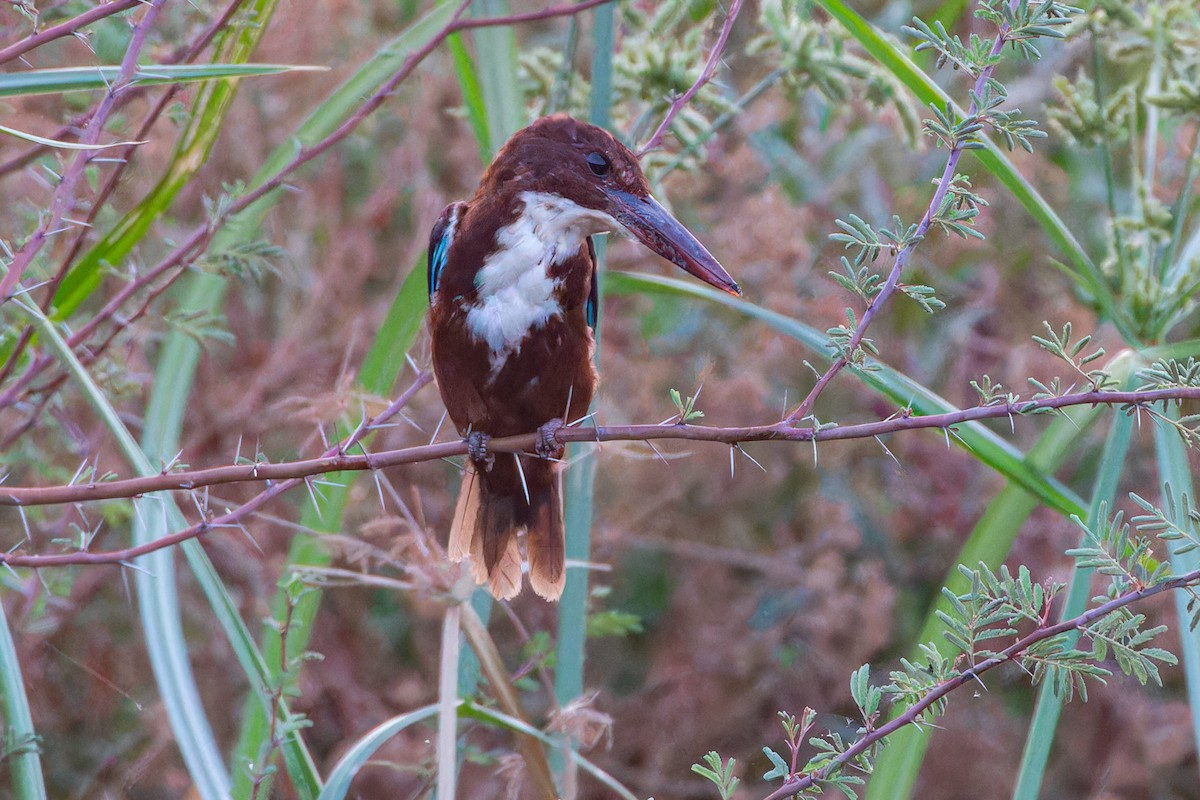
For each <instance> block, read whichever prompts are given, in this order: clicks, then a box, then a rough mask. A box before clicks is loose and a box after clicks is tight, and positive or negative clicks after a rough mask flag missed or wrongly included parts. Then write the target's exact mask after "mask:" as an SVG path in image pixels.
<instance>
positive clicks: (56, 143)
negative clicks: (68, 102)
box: [0, 125, 143, 150]
mask: <svg viewBox="0 0 1200 800" xmlns="http://www.w3.org/2000/svg"><path fill="white" fill-rule="evenodd" d="M0 133H3V134H7V135H8V136H15V137H16V138H18V139H24V140H25V141H27V142H33V143H34V144H40V145H45V146H46V147H56V148H58V149H60V150H106V149H108V148H109V147H127V146H129V145H131V144H143V143H142V142H109V143H108V144H100V145H95V144H79V143H78V142H63V141H60V140H58V139H47V138H46V137H44V136H38V135H36V134H33V133H26V132H25V131H19V130H17V129H16V128H8V127H5V126H4V125H0Z"/></svg>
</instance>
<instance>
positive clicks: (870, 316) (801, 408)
mask: <svg viewBox="0 0 1200 800" xmlns="http://www.w3.org/2000/svg"><path fill="white" fill-rule="evenodd" d="M1018 2H1020V0H1013V2H1012V5H1014V6H1015V5H1016V4H1017V3H1018ZM1008 30H1009V25H1008V23H1007V22H1006V23H1004V24H1003V25H1001V26H1000V30H999V32H998V33H997V34H996V40H995V41H994V42H993V43H992V49H991V56H992V58H995V57H996V56H998V55H999V54H1000V52H1001V51H1002V50H1003V49H1004V43H1005V41H1006V39H1005V34H1006V33H1007V32H1008ZM998 63H999V61H998V60H997V61H995V62H994V63H992V64H991V65H989V66H987V67H985V68H984V69H982V70H980V72H979V77H978V78H977V79H976V80H975V88H974V92H973V93H972V95H971V97H972V99H971V104H970V106H969V108H968V110H967V117H971V116H972V115H974V114H976V113H978V111H979V109H978V108H977V107H976V104H975V99H974V98H976V97H983V96H984V91H985V89H986V87H987V85H988V81H990V80H991V78H992V73H994V72H995V71H996V65H997V64H998ZM964 145H965V142H964V141H959V142H955V144H954V145H953V146H952V147H951V148H950V154H949V156H947V158H946V167H945V169H943V170H942V177H941V179H940V180H939V181H938V184H937V189H936V190H934V193H933V197H932V198H931V199H930V201H929V207H928V208H927V209H925V214H924V216H922V217H921V221H920V223H919V224H918V225H917V229H916V231H915V233H914V235H913V237H912V238H911V239H910V240H909V242H908V244H906V245H905V246H904V249H902V250H901V251H900V252H899V253H897V254H896V260H895V262H894V263H893V264H892V271H891V272H890V273H888V277H887V281H886V282H885V283H884V285H883V288H882V289H880V290H879V293H878V294H877V295H875V297H874V298H873V299H872V300H871V303H870V305H868V306H867V310H866V311H864V312H863V316H862V319H861V320H859V323H858V326H857V327H856V328H855V330H854V334H853V335H852V336H851V337H850V341H849V342H848V343H847V344H846V347H845V348H844V349H843V351H842V354H841V355H839V356H838V357H837V358H836V359H835V360H834V362H833V364H831V365H830V367H829V369H827V370H826V371H825V373H824V374H823V375H821V377H820V378H818V379H817V382H816V384H815V385H814V386H813V388H812V390H811V391H810V392H809V393H808V396H807V397H805V398H804V400H803V401H802V402H801V403H800V405H798V406H797V407H796V410H795V411H793V412H792V413H791V414H789V415H788V416H787V418H786V420H785V421H787V422H794V421H796V420H798V419H804V418H805V417H807V416H808V415H809V414H811V413H812V409H813V405H814V404H815V403H816V402H817V398H818V397H820V396H821V393H822V392H824V391H825V388H826V387H827V386H828V385H829V384H830V383H831V382H832V381H833V379H834V378H835V377H836V376H837V374H838V373H839V372H841V371H842V370H843V369H844V368H845V367H846V366H848V365H849V363H850V361H849V357H850V356H852V355H853V354H854V351H856V350H857V349H858V348H859V346H860V345H861V344H862V341H863V338H864V337H865V336H866V333H867V328H868V327H869V326H870V325H871V323H872V322H873V321H874V320H875V317H876V316H878V314H879V310H880V309H881V308H882V307H883V304H884V303H886V302H887V301H888V299H889V298H890V297H891V296H892V295H893V294H894V293H895V291H896V288H897V287H898V286H899V284H900V275H901V274H902V273H903V272H904V267H905V265H906V264H908V260H909V258H911V257H912V254H913V251H914V250H916V248H917V245H918V244H920V243H921V241H922V240H923V239H924V238H925V235H926V234H927V233H928V232H929V228H930V226H931V225H932V224H933V219H934V217H936V216H937V214H938V212H939V211H940V209H941V207H942V201H943V200H944V199H945V197H946V192H947V191H949V189H950V184H951V182H952V181H953V180H954V175H955V173H956V171H957V168H958V161H959V159H960V158H961V157H962V154H963V150H964V149H965V147H964Z"/></svg>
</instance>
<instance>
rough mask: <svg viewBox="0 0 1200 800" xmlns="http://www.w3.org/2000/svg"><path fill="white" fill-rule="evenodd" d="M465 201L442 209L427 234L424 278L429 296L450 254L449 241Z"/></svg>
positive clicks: (451, 239)
mask: <svg viewBox="0 0 1200 800" xmlns="http://www.w3.org/2000/svg"><path fill="white" fill-rule="evenodd" d="M465 205H466V204H465V203H451V204H450V205H448V206H446V208H445V209H443V211H442V214H441V216H439V217H438V220H437V222H435V223H434V224H433V231H431V232H430V234H429V263H428V271H427V272H426V276H425V277H426V279H427V280H428V282H429V283H428V285H429V296H430V298H432V297H433V293H434V292H436V291H437V288H438V282H439V281H440V280H441V278H442V270H443V269H445V267H446V259H447V256H448V255H449V254H450V243H451V242H452V241H453V240H454V232H455V230H456V229H457V228H458V218H459V217H460V216H461V215H462V209H463V206H465Z"/></svg>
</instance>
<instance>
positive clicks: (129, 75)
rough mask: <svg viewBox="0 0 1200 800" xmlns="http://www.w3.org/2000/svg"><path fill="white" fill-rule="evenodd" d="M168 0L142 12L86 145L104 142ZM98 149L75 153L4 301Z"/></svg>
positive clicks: (11, 271)
mask: <svg viewBox="0 0 1200 800" xmlns="http://www.w3.org/2000/svg"><path fill="white" fill-rule="evenodd" d="M164 2H165V0H153V2H151V3H149V4H148V6H147V8H146V13H145V14H143V15H142V18H141V20H139V21H138V24H137V26H136V27H135V28H134V30H133V37H132V38H131V39H130V40H129V46H128V47H127V48H126V49H125V56H124V58H122V59H121V71H120V73H119V74H118V75H117V79H116V80H115V81H113V84H112V85H111V86H110V87H108V91H107V92H105V93H104V99H103V100H101V101H100V105H99V106H98V107H97V108H96V113H95V114H93V115H92V119H91V121H90V122H89V123H88V128H87V131H86V132H85V133H84V135H83V139H82V140H81V142H82V143H83V144H85V145H94V144H97V143H98V142H99V141H100V134H101V132H102V131H103V129H104V125H105V123H106V122H108V116H109V114H110V113H111V112H112V109H113V103H114V101H115V99H116V96H117V95H118V94H119V93H120V92H121V91H122V90H123V89H124V88H125V87H126V86H128V85H129V83H130V81H132V80H133V76H134V73H135V72H137V68H138V57H139V56H140V55H141V52H142V48H143V47H144V46H145V44H146V36H147V35H148V34H149V33H150V28H151V27H152V26H153V25H154V21H155V19H156V18H157V17H158V12H159V9H160V8H161V7H162V5H163V3H164ZM93 155H94V152H93V151H92V150H81V151H79V152H78V153H76V154H75V158H74V159H73V160H72V161H71V163H70V165H68V167H67V169H66V170H65V171H64V172H63V176H62V179H61V180H60V181H59V183H58V186H56V187H55V189H54V194H53V196H52V197H51V200H50V214H49V215H47V216H46V217H44V218H43V219H42V221H41V222H40V223H39V224H38V226H37V228H36V229H35V230H34V232H33V235H32V236H30V237H29V240H28V241H26V242H25V244H24V246H22V247H21V249H20V250H18V251H17V253H16V254H15V255H14V256H13V258H12V261H11V263H10V264H9V265H8V272H7V274H5V275H4V277H3V278H0V302H4V301H7V300H8V299H9V298H10V297H12V296H13V295H14V294H15V293H16V292H17V291H18V288H17V287H18V285H19V284H20V282H21V278H22V276H23V275H24V273H25V270H26V269H28V268H29V265H30V264H32V263H33V259H34V257H35V256H36V255H37V254H38V252H39V251H40V250H41V249H42V247H43V246H44V245H45V244H46V242H47V241H48V240H49V239H50V237H51V236H53V235H54V234H55V233H58V232H59V230H60V227H59V226H61V225H62V223H63V221H64V217H65V216H66V214H67V211H68V210H69V209H70V208H72V207H73V206H74V205H75V188H76V186H77V185H78V184H79V180H80V179H81V178H82V177H83V172H84V167H86V166H87V164H88V162H90V161H91V160H92V156H93Z"/></svg>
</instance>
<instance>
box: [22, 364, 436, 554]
mask: <svg viewBox="0 0 1200 800" xmlns="http://www.w3.org/2000/svg"><path fill="white" fill-rule="evenodd" d="M432 380H433V373H431V372H429V371H423V372H421V373H419V374H418V375H417V377H416V378H415V379H414V380H413V382H412V385H410V386H409V387H408V389H406V390H405V391H404V393H403V394H401V395H400V396H399V397H397V398H396V399H395V400H394V401H393V402H392V404H391V405H389V406H388V407H387V408H386V409H384V411H382V412H381V413H380V414H378V415H377V416H375V417H374V418H372V419H369V420H364V421H363V423H362V424H361V425H359V426H358V428H356V429H355V431H354V432H353V433H351V434H350V435H349V436H348V437H346V438H345V439H343V440H342V441H340V442H338V443H337V444H336V445H334V446H333V447H331V448H329V449H328V450H326V451H325V457H334V456H336V455H337V454H338V453H342V452H345V451H346V450H348V449H350V448H351V447H354V446H355V445H356V444H358V443H359V442H360V441H362V438H363V437H364V436H366V435H367V433H368V432H369V431H370V430H371V429H372V428H375V427H378V426H379V425H382V424H383V423H384V422H386V421H388V420H390V419H391V418H392V417H394V416H395V415H396V414H398V413H399V412H400V409H402V408H404V406H406V405H407V404H408V402H409V401H410V400H412V398H413V396H414V395H416V393H417V392H418V391H420V390H421V388H422V387H423V386H425V385H426V384H427V383H429V382H430V381H432ZM251 469H253V466H252V467H251ZM305 477H306V476H300V477H295V478H292V479H290V480H284V481H280V482H279V483H271V482H270V481H267V484H268V485H267V488H266V489H264V490H263V491H261V492H259V493H258V494H257V495H255V496H254V497H253V498H251V499H250V500H248V501H247V502H245V503H243V504H242V505H240V506H238V507H237V508H234V509H231V510H230V511H227V512H226V513H224V514H221V515H218V516H215V517H209V518H205V519H202V520H200V521H199V522H197V523H195V524H194V525H191V526H189V527H187V528H185V529H183V530H181V531H177V532H176V533H173V534H171V535H169V536H164V537H162V538H161V539H155V540H154V541H152V542H146V543H144V544H141V545H138V546H136V547H127V548H125V549H124V550H115V551H109V552H104V553H86V552H85V553H64V554H60V555H52V556H18V555H11V554H9V555H5V556H0V564H7V565H8V566H27V567H52V566H65V565H67V564H127V563H129V562H130V561H132V560H133V559H135V558H137V557H138V556H142V555H145V554H146V553H152V552H154V551H155V550H161V549H162V548H164V547H172V546H174V545H177V544H181V543H183V542H185V541H187V540H188V539H194V538H196V537H197V536H201V535H203V534H205V533H208V532H209V531H212V530H216V529H219V528H227V527H235V526H238V525H240V524H241V519H242V518H243V517H245V516H246V515H248V514H250V513H251V512H253V511H255V510H257V509H258V508H260V507H262V506H263V505H265V504H266V503H268V502H270V501H271V500H273V499H275V498H276V497H278V496H279V495H281V494H283V493H284V492H287V491H289V490H291V489H294V488H295V487H297V486H299V485H300V484H301V483H304V481H305ZM29 559H33V560H32V561H30V560H29Z"/></svg>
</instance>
